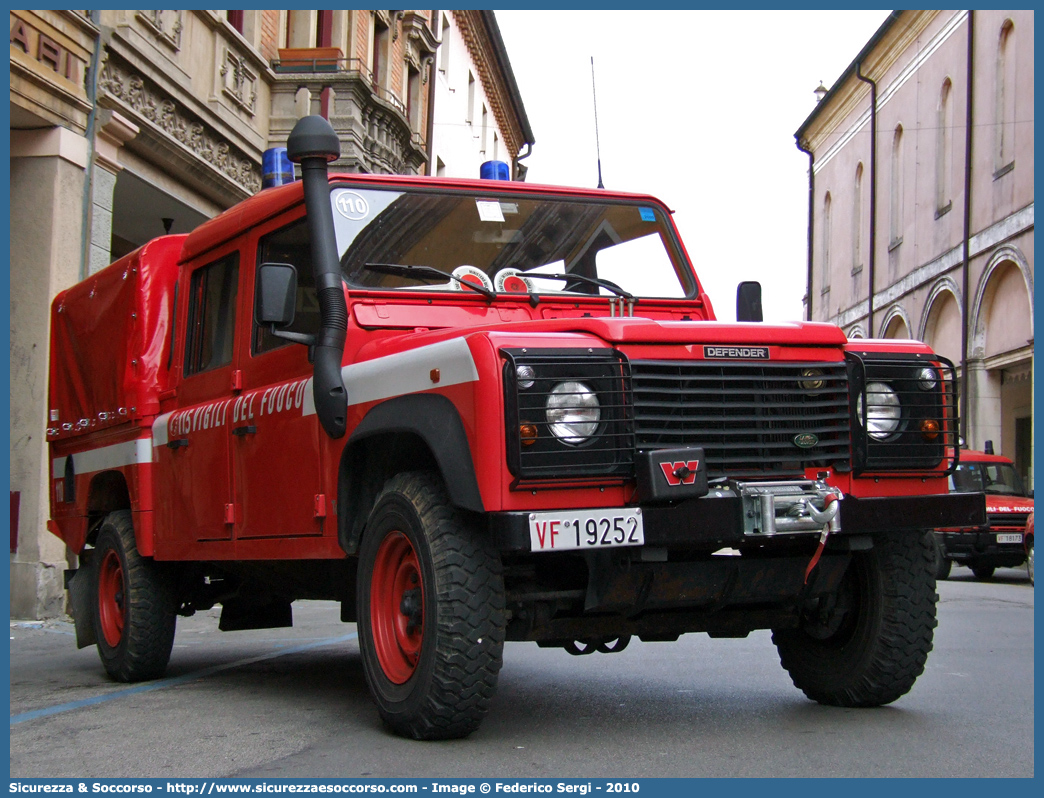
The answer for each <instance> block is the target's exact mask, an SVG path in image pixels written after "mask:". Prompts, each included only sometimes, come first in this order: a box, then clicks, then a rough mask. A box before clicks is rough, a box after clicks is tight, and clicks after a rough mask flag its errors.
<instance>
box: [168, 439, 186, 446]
mask: <svg viewBox="0 0 1044 798" xmlns="http://www.w3.org/2000/svg"><path fill="white" fill-rule="evenodd" d="M188 444H189V442H188V438H175V439H174V440H172V441H167V448H168V449H178V448H180V447H182V446H188Z"/></svg>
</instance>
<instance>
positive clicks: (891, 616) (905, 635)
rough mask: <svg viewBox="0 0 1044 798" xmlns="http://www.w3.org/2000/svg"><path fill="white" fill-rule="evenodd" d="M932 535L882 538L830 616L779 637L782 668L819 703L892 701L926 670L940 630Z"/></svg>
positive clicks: (859, 557)
mask: <svg viewBox="0 0 1044 798" xmlns="http://www.w3.org/2000/svg"><path fill="white" fill-rule="evenodd" d="M930 535H931V533H927V534H923V535H922V534H915V533H889V532H885V533H878V534H875V535H874V545H873V548H872V549H870V550H869V551H865V552H855V553H854V554H853V557H852V562H851V564H850V565H849V568H848V571H847V572H846V574H845V576H844V578H843V580H842V583H841V586H840V588H839V590H838V594H837V596H836V601H835V603H834V606H833V609H832V612H831V613H829V614H828V615H827V616H826V617H823V616H821V615H817V616H815V617H809V618H806V619H805V621H804V623H803V625H802V626H800V627H799V628H797V629H780V630H774V631H773V632H772V641H773V642H774V643H775V644H776V648H777V650H778V651H779V659H780V662H781V663H782V665H783V667H784V668H786V670H787V671H788V672H789V673H790V678H791V679H792V680H793V682H794V685H795V686H796V687H797V688H799V689H800V690H801V691H802V692H804V693H805V695H806V696H808V697H809V698H811V699H812V700H813V701H818V702H819V703H821V704H830V705H833V706H841V707H873V706H880V705H882V704H888V703H891V702H892V701H895V700H896V699H897V698H899V697H900V696H902V695H904V694H906V693H907V692H909V690H910V688H911V687H913V684H914V682H915V681H916V680H917V677H918V676H920V675H921V673H923V672H924V664H925V662H926V660H927V659H928V652H929V651H931V650H932V638H933V634H934V632H933V630H934V629H935V625H936V620H935V605H936V602H937V601H938V595H937V594H936V592H935V574H934V567H935V557H934V552H933V545H932V541H931V539H930Z"/></svg>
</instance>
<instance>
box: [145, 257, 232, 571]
mask: <svg viewBox="0 0 1044 798" xmlns="http://www.w3.org/2000/svg"><path fill="white" fill-rule="evenodd" d="M181 280H182V282H180V283H179V287H180V288H181V293H182V296H181V297H180V298H179V299H178V302H177V309H176V319H184V320H185V321H184V324H185V331H184V337H183V340H184V348H183V350H182V352H181V364H180V366H181V370H182V375H181V383H180V385H179V386H178V394H177V397H178V408H179V409H178V410H176V411H174V412H172V413H170V414H168V415H167V416H166V419H165V422H166V423H165V425H164V427H165V429H161V430H159V433H160V435H161V436H162V438H165V440H163V439H161V440H158V441H156V442H157V443H158V445H157V446H156V448H155V452H156V454H155V460H156V463H157V467H158V468H159V473H160V474H162V475H163V478H162V479H158V480H156V494H157V495H156V502H155V506H156V507H157V508H158V509H157V512H158V513H160V518H158V519H157V520H158V521H159V523H158V525H157V546H156V548H157V554H158V555H161V556H177V553H178V552H179V551H180V552H181V554H182V555H183V556H184V555H187V553H188V550H187V549H186V546H188V547H191V545H192V544H193V543H194V542H208V541H227V540H230V539H231V537H232V529H233V527H232V523H231V521H232V508H231V501H232V498H231V474H230V470H229V440H228V436H229V433H228V427H227V424H226V421H227V418H228V410H229V407H230V405H231V403H232V400H233V399H234V398H235V396H234V382H233V380H234V373H235V369H236V363H235V356H236V338H237V336H241V335H242V334H241V333H240V332H238V331H237V323H236V320H237V316H239V315H241V314H242V312H243V311H242V309H241V308H240V307H239V305H240V304H241V299H242V298H241V296H240V288H239V284H240V253H239V250H238V249H231V250H229V249H228V248H226V251H225V252H224V253H222V254H218V255H216V256H215V255H208V256H206V257H204V258H201V259H200V262H199V265H197V266H191V267H190V268H189V269H188V270H186V272H185V273H184V274H183V275H182V278H181ZM248 329H249V328H248ZM175 367H177V365H175ZM163 421H164V419H163V417H161V419H160V421H159V422H157V423H163Z"/></svg>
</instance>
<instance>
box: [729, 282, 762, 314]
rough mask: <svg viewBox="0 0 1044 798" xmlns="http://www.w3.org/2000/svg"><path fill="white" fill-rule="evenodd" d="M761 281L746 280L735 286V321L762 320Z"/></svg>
mask: <svg viewBox="0 0 1044 798" xmlns="http://www.w3.org/2000/svg"><path fill="white" fill-rule="evenodd" d="M763 320H764V316H763V315H762V313H761V283H759V282H757V281H756V280H747V281H744V282H742V283H740V284H739V285H738V286H736V321H763Z"/></svg>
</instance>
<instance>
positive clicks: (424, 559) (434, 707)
mask: <svg viewBox="0 0 1044 798" xmlns="http://www.w3.org/2000/svg"><path fill="white" fill-rule="evenodd" d="M409 585H413V586H414V587H412V588H409V589H406V587H408V586H409ZM404 586H406V587H404ZM417 591H419V593H420V597H421V598H422V601H421V603H420V607H419V609H418V607H417V602H416V600H417ZM411 592H412V593H413V595H412V596H407V594H408V593H411ZM356 599H357V607H358V619H359V620H358V629H359V647H360V650H361V652H362V661H363V671H364V672H365V674H366V682H367V684H368V685H369V688H370V693H371V695H372V696H373V699H374V701H375V702H376V704H377V709H378V712H379V713H380V716H381V718H382V720H383V721H384V722H385V723H386V724H387V725H388V726H389V727H391V729H393V730H394V731H395V732H397V733H398V734H401V735H403V736H406V737H412V738H414V739H417V740H440V739H449V738H455V737H465V736H467V735H468V734H470V733H471V732H473V731H475V729H477V728H478V726H479V723H480V722H481V721H482V718H483V717H484V716H485V714H486V712H487V711H488V709H489V705H490V702H491V701H492V699H493V695H494V693H495V692H496V686H497V678H498V675H499V673H500V667H501V664H502V663H503V654H504V628H505V624H506V616H505V611H504V583H503V578H502V576H501V563H500V558H499V556H498V555H497V553H496V551H495V550H494V549H493V547H492V546H491V545H490V543H489V541H488V539H487V538H486V537H485V536H484V535H482V534H481V532H479V531H477V530H474V529H472V528H471V527H469V526H468V524H466V523H465V521H464V519H463V518H462V516H461V514H460V512H459V511H458V510H457V509H456V508H455V507H453V505H452V504H451V503H450V501H449V498H448V496H447V495H446V491H445V488H444V487H443V485H442V482H441V480H440V479H439V478H438V477H437V476H435V475H433V474H430V473H427V472H411V473H402V474H397V475H396V476H394V477H392V478H391V479H389V480H388V481H387V482H386V483H385V485H384V489H383V490H382V491H381V493H380V495H379V496H378V497H377V501H376V503H375V504H374V507H373V511H372V512H371V513H370V517H369V519H368V520H367V522H366V529H365V531H364V533H363V539H362V545H361V547H360V550H359V576H358V580H357V585H356ZM411 613H412V614H411ZM418 620H419V621H420V624H419V626H418V625H417V623H416V622H417V621H418ZM382 657H383V658H384V659H383V663H382Z"/></svg>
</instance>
